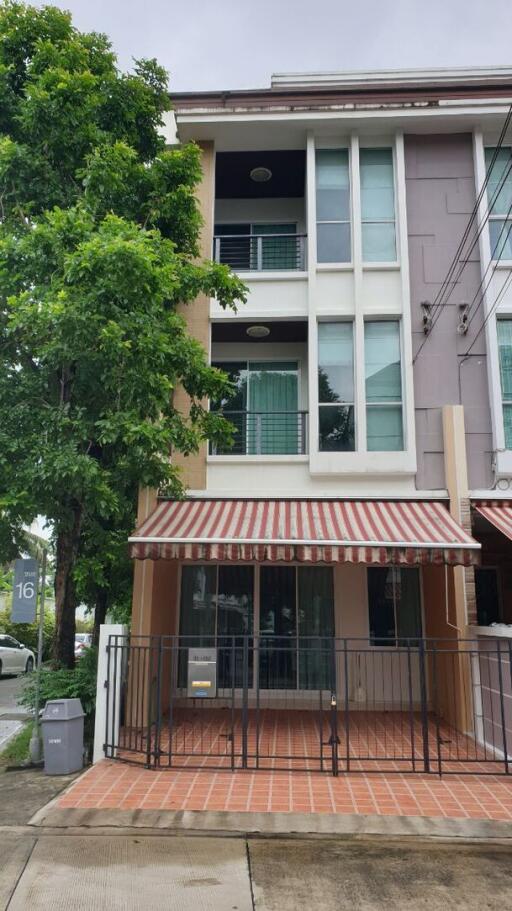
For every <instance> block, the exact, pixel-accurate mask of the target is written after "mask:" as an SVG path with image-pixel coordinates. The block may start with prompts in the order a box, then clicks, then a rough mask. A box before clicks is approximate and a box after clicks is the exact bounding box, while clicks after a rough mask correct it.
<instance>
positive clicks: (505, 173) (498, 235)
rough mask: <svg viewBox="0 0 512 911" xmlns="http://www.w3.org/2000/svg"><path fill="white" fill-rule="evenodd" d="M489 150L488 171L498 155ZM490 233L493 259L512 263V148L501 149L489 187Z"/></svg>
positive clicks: (487, 155) (487, 151)
mask: <svg viewBox="0 0 512 911" xmlns="http://www.w3.org/2000/svg"><path fill="white" fill-rule="evenodd" d="M495 151H496V150H495V149H494V148H487V149H486V150H485V165H486V170H487V171H488V170H489V168H490V166H491V162H492V159H493V157H494V154H495ZM487 200H488V206H489V234H490V241H491V254H492V259H493V260H507V261H508V260H512V148H511V147H509V148H501V149H499V150H498V153H497V155H496V160H495V162H494V164H493V166H492V170H491V173H490V175H489V181H488V184H487Z"/></svg>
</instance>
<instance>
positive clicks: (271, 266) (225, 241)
mask: <svg viewBox="0 0 512 911" xmlns="http://www.w3.org/2000/svg"><path fill="white" fill-rule="evenodd" d="M213 256H214V259H215V261H216V262H218V263H225V264H226V265H227V266H231V268H232V269H234V270H235V271H237V272H265V271H268V272H272V271H274V272H281V271H290V272H302V271H304V269H305V268H306V235H305V234H217V235H216V236H215V237H214V239H213Z"/></svg>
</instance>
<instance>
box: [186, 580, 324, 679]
mask: <svg viewBox="0 0 512 911" xmlns="http://www.w3.org/2000/svg"><path fill="white" fill-rule="evenodd" d="M256 572H259V583H260V584H259V637H258V641H259V666H258V668H257V672H258V675H259V687H260V689H262V690H297V689H299V690H318V689H329V688H330V687H331V683H332V674H331V664H330V646H331V643H330V641H329V639H330V637H332V636H334V593H333V578H332V568H331V567H328V566H314V567H309V566H307V567H306V566H299V567H297V566H286V565H278V566H274V565H273V566H261V567H259V568H258V567H255V566H247V565H244V564H228V565H226V564H220V565H215V564H207V565H203V564H193V565H189V566H187V565H185V566H183V567H182V571H181V603H180V652H181V655H180V663H179V678H178V679H179V686H180V687H185V686H186V679H187V654H188V652H187V649H188V648H190V647H195V646H205V647H213V646H215V645H216V646H217V648H218V652H217V661H218V667H217V679H218V686H219V688H220V689H230V688H231V687H232V686H235V687H237V688H239V687H242V686H243V646H244V641H245V637H248V642H249V649H248V683H249V687H251V688H252V687H253V685H254V683H255V681H254V672H255V671H256V668H255V667H254V640H253V634H254V613H255V611H254V583H255V573H256Z"/></svg>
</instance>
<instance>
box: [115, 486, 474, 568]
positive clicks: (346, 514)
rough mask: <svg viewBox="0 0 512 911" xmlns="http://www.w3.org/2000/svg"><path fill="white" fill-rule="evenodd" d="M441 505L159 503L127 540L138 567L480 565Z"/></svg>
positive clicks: (471, 546)
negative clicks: (167, 563) (213, 563)
mask: <svg viewBox="0 0 512 911" xmlns="http://www.w3.org/2000/svg"><path fill="white" fill-rule="evenodd" d="M479 550H480V544H478V543H477V542H476V541H475V540H473V538H471V537H470V536H469V535H468V534H467V533H466V532H465V531H464V529H463V528H461V526H460V525H458V523H457V522H456V521H455V519H453V518H452V516H451V515H450V513H449V512H448V510H447V509H446V507H445V506H444V505H443V504H442V503H439V502H436V501H428V502H425V501H421V502H420V501H413V500H409V501H407V502H404V501H392V500H379V501H376V500H371V501H370V500H364V501H363V500H360V501H353V500H327V499H326V500H249V499H247V500H223V499H221V500H212V499H193V500H181V501H176V500H161V501H160V502H159V503H158V505H157V506H156V508H155V510H154V511H153V513H152V514H151V515H150V516H149V517H148V518H147V519H146V520H145V522H143V523H142V525H141V526H140V528H138V529H137V531H136V532H135V533H134V535H133V537H131V538H130V552H131V555H132V557H135V558H136V559H138V560H146V559H150V560H158V559H165V560H230V561H231V560H234V561H239V560H243V561H258V562H262V561H266V560H269V561H280V560H282V561H286V562H289V561H292V560H297V561H299V562H309V563H319V562H323V563H381V564H385V563H410V564H414V563H450V564H463V565H469V564H472V563H477V562H478V557H479Z"/></svg>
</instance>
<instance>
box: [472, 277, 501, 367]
mask: <svg viewBox="0 0 512 911" xmlns="http://www.w3.org/2000/svg"><path fill="white" fill-rule="evenodd" d="M511 283H512V271H510V272H509V274H508V275H507V278H506V279H505V281H504V282H503V284H502V286H501V288H500V290H499V292H498V294H497V295H496V299H495V301H494V303H493V305H492V307H491V309H490V310H489V313H488V314H487V316H486V317H485V319H484V321H483V323H482V325H481V326H480V329H479V330H478V332H477V334H476V335H475V337H474V339H473V341H472V342H471V345H470V346H469V348H468V350H467V351H466V353H465V354H464V355H463V357H468V355H469V354H470V352H471V349H472V348H473V346H474V344H475V342H476V340H477V338H478V337H479V336H480V335H481V333H482V332H483V330H484V329H485V327H486V325H487V323H488V322H489V320H490V318H491V316H492V315H493V313H494V311H495V310H496V308H497V307H498V306H499V304H500V303H501V301H502V300H503V297H504V295H505V292H506V291H507V289H508V287H509V285H510V284H511Z"/></svg>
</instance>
